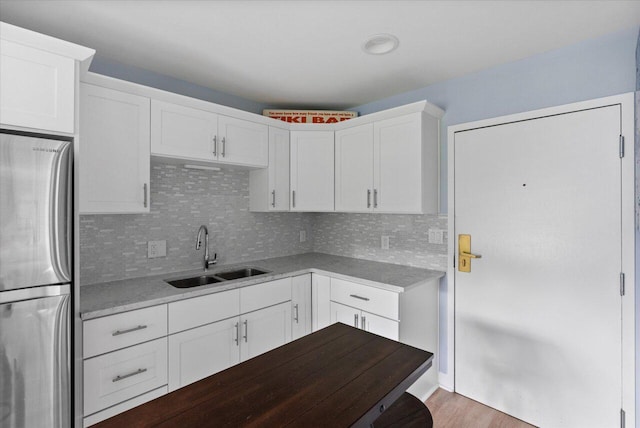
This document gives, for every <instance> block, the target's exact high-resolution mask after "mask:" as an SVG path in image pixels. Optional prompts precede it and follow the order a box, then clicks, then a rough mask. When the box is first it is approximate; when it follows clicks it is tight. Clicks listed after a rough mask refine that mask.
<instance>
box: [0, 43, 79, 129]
mask: <svg viewBox="0 0 640 428" xmlns="http://www.w3.org/2000/svg"><path fill="white" fill-rule="evenodd" d="M74 105H75V61H74V60H73V59H71V58H67V57H63V56H59V55H55V54H52V53H49V52H45V51H43V50H40V49H34V48H31V47H29V46H25V45H21V44H18V43H13V42H9V41H7V40H0V123H2V124H3V125H13V126H23V127H26V128H35V129H40V130H45V131H56V132H67V133H69V134H72V133H73V132H75V129H74V122H73V120H74V119H73V118H74V115H75V110H74Z"/></svg>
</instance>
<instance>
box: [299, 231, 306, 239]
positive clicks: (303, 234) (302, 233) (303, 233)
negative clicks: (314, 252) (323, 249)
mask: <svg viewBox="0 0 640 428" xmlns="http://www.w3.org/2000/svg"><path fill="white" fill-rule="evenodd" d="M306 240H307V231H306V230H301V231H300V242H306Z"/></svg>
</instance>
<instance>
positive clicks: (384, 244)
mask: <svg viewBox="0 0 640 428" xmlns="http://www.w3.org/2000/svg"><path fill="white" fill-rule="evenodd" d="M380 248H382V249H383V250H388V249H389V236H387V235H382V236H381V237H380Z"/></svg>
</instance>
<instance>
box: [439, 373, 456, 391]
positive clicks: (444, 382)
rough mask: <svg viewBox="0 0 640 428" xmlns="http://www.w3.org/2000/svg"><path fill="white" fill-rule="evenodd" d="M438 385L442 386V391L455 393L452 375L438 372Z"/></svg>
mask: <svg viewBox="0 0 640 428" xmlns="http://www.w3.org/2000/svg"><path fill="white" fill-rule="evenodd" d="M438 383H439V384H440V388H442V389H445V390H447V391H449V392H454V391H455V387H454V384H453V376H452V375H451V373H442V372H438Z"/></svg>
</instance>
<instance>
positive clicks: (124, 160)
mask: <svg viewBox="0 0 640 428" xmlns="http://www.w3.org/2000/svg"><path fill="white" fill-rule="evenodd" d="M80 103H81V105H82V109H81V111H80V139H79V141H80V144H79V147H80V159H79V167H80V179H79V188H80V212H81V213H82V214H90V213H146V212H149V206H150V199H149V198H150V196H149V192H150V188H149V185H150V180H149V162H150V154H149V144H150V143H149V98H145V97H140V96H137V95H132V94H128V93H125V92H120V91H115V90H113V89H107V88H103V87H100V86H95V85H88V84H84V83H82V84H81V85H80Z"/></svg>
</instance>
